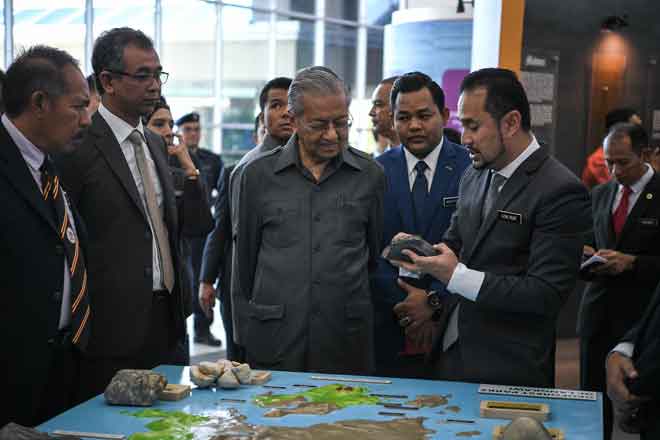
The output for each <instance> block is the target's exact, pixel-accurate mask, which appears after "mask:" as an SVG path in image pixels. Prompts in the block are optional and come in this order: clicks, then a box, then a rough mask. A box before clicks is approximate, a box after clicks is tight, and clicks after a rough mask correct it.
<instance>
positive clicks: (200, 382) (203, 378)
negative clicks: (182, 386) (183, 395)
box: [190, 365, 218, 388]
mask: <svg viewBox="0 0 660 440" xmlns="http://www.w3.org/2000/svg"><path fill="white" fill-rule="evenodd" d="M217 379H218V378H217V377H216V376H210V375H208V374H204V373H202V371H201V369H200V368H199V366H197V365H193V366H192V367H190V380H191V381H192V383H194V384H195V385H197V386H198V387H199V388H208V387H210V386H212V385H213V384H215V381H216V380H217Z"/></svg>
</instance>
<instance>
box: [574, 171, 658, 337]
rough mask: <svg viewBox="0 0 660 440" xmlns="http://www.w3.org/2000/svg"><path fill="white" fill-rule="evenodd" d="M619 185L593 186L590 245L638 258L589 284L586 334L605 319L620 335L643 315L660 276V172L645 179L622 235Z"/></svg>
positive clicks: (583, 321) (583, 312) (581, 323)
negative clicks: (615, 213) (617, 214)
mask: <svg viewBox="0 0 660 440" xmlns="http://www.w3.org/2000/svg"><path fill="white" fill-rule="evenodd" d="M617 189H618V183H617V182H615V181H610V182H608V183H605V184H603V185H599V186H597V187H595V188H594V189H593V191H592V192H591V198H592V209H593V218H594V231H593V239H592V245H593V246H594V247H595V248H596V249H613V250H616V251H619V252H623V253H625V254H630V255H636V256H637V260H636V261H635V265H634V268H633V270H631V271H628V272H623V273H621V274H619V275H617V276H610V275H602V276H599V277H596V278H594V279H593V280H591V282H590V283H589V284H588V285H587V287H586V289H585V291H584V296H583V297H582V303H581V304H580V313H579V314H578V332H579V334H580V336H583V337H585V336H591V335H593V334H594V333H596V332H597V331H598V329H599V328H601V327H602V326H604V325H606V326H608V333H610V334H611V335H613V337H614V338H615V339H619V338H621V337H622V336H623V335H624V334H625V332H626V331H628V329H629V328H630V327H632V326H633V325H634V324H635V322H637V321H638V320H639V319H640V317H641V316H642V314H643V313H644V310H646V307H647V305H648V303H649V301H650V300H651V296H652V295H653V291H654V289H655V287H656V285H657V284H658V282H660V177H659V176H658V175H657V174H654V175H653V178H651V180H650V181H649V183H647V185H646V187H645V188H644V190H643V191H642V193H641V194H640V196H639V198H638V199H637V202H636V203H635V206H634V207H633V209H632V211H630V214H629V215H628V218H627V219H626V223H625V225H624V227H623V230H622V231H621V235H620V236H619V237H618V239H617V237H616V236H615V234H614V229H613V227H612V204H613V203H614V197H615V196H616V193H617ZM613 342H614V341H613Z"/></svg>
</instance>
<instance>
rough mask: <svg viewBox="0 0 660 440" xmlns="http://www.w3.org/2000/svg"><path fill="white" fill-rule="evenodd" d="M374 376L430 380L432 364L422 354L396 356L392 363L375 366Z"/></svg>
mask: <svg viewBox="0 0 660 440" xmlns="http://www.w3.org/2000/svg"><path fill="white" fill-rule="evenodd" d="M375 375H376V376H384V377H405V378H409V379H432V378H433V364H432V363H430V362H429V361H428V360H427V359H426V355H424V354H415V355H409V356H398V357H397V359H396V361H395V362H394V363H388V364H380V365H378V364H376V370H375Z"/></svg>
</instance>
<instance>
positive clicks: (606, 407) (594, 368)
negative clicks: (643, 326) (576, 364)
mask: <svg viewBox="0 0 660 440" xmlns="http://www.w3.org/2000/svg"><path fill="white" fill-rule="evenodd" d="M606 327H607V326H603V328H602V329H600V331H599V333H598V334H595V335H593V336H588V337H582V338H580V388H581V389H583V390H586V391H598V392H601V393H603V436H604V438H605V440H610V439H611V438H612V424H613V414H612V401H611V400H610V399H609V397H607V393H606V391H607V377H606V376H607V374H606V371H605V361H606V359H607V355H608V354H609V352H610V350H612V348H614V346H615V345H616V342H617V339H616V338H615V337H614V336H613V335H611V334H610V333H609V332H608V329H607V328H606Z"/></svg>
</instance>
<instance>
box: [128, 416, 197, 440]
mask: <svg viewBox="0 0 660 440" xmlns="http://www.w3.org/2000/svg"><path fill="white" fill-rule="evenodd" d="M122 414H126V415H130V416H133V417H137V418H139V419H156V420H154V421H153V422H149V423H148V424H147V425H146V427H147V429H149V431H150V432H138V433H135V434H131V435H130V436H129V437H128V440H191V439H192V438H193V434H192V433H191V432H190V430H191V428H192V427H193V426H196V425H200V424H202V423H204V422H206V421H208V420H209V418H208V417H204V416H195V415H192V414H187V413H184V412H182V411H163V410H160V409H144V410H142V411H137V412H129V411H122Z"/></svg>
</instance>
